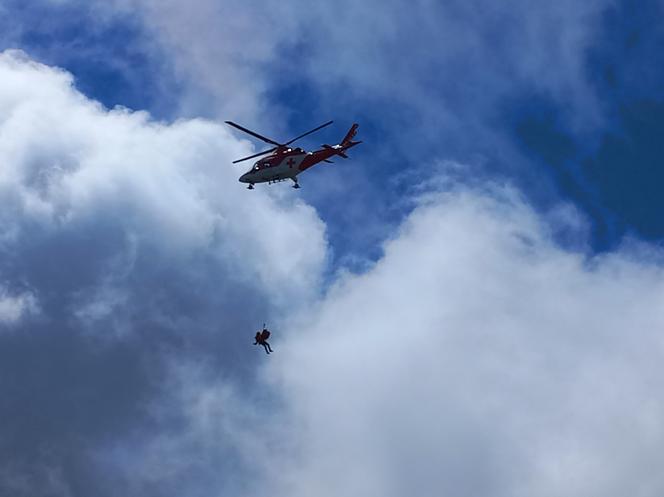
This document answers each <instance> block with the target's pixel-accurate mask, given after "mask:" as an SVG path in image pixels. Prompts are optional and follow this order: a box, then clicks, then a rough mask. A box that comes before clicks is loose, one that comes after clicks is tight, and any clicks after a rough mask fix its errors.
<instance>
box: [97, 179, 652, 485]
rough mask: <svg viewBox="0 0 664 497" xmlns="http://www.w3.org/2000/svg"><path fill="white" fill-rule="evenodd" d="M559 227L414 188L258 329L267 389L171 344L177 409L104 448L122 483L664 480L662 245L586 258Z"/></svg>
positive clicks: (168, 407) (167, 407)
mask: <svg viewBox="0 0 664 497" xmlns="http://www.w3.org/2000/svg"><path fill="white" fill-rule="evenodd" d="M575 218H576V215H575V214H574V213H572V214H569V213H568V214H567V215H565V216H561V215H560V214H559V213H557V214H556V215H555V216H554V217H553V218H551V219H553V220H554V221H556V220H557V221H558V222H565V223H566V222H567V221H566V219H571V220H572V222H573V223H574V225H576V223H577V220H576V219H575ZM558 229H560V227H559V226H552V225H551V224H549V223H548V222H547V223H545V222H543V221H542V219H541V218H540V217H539V215H537V214H535V213H534V212H533V211H532V210H531V209H530V208H529V207H528V206H526V205H525V204H524V203H523V201H522V199H521V198H520V197H519V196H518V194H516V193H515V192H514V191H511V190H509V189H505V188H497V187H487V188H484V189H466V188H453V189H451V190H447V191H446V192H444V193H440V192H439V193H436V192H432V193H430V194H429V195H426V196H425V197H422V200H421V204H420V206H419V207H418V208H417V209H416V210H415V211H414V212H413V213H412V215H411V216H410V217H409V218H408V219H407V220H406V222H405V223H404V224H403V226H402V227H401V229H400V230H399V232H398V233H396V234H395V236H394V238H393V239H392V240H390V241H388V242H387V243H386V245H385V256H384V257H383V258H382V259H381V260H380V261H379V262H378V263H377V264H376V265H375V267H374V268H372V269H371V270H369V271H367V272H366V273H364V274H357V275H353V274H343V275H341V276H340V278H339V280H338V282H337V283H336V285H335V286H334V287H333V288H332V289H331V290H330V291H329V292H328V294H327V295H326V296H325V297H324V298H322V299H321V301H320V302H319V303H318V305H315V306H313V307H311V308H310V309H309V310H307V311H305V312H303V313H299V314H298V315H297V316H292V319H291V321H290V323H289V324H287V325H284V326H283V328H282V329H275V330H273V331H274V333H273V340H272V345H273V348H274V349H275V353H274V354H273V355H271V356H269V357H267V356H264V355H263V354H262V352H261V351H257V355H258V356H259V357H260V358H261V360H264V361H266V366H265V367H264V368H263V370H262V374H261V377H260V381H261V382H263V384H264V385H265V386H266V387H268V388H269V389H271V393H270V394H262V395H263V396H262V397H256V396H255V395H254V394H255V391H254V390H250V391H251V392H253V393H248V392H249V391H246V390H245V391H242V390H239V389H236V388H233V387H229V384H228V383H227V382H226V380H225V379H224V378H222V377H220V376H219V375H217V374H215V373H214V372H213V371H212V370H209V369H207V368H206V367H204V366H203V365H201V364H197V365H193V364H191V363H188V362H186V361H176V363H177V364H178V365H177V366H176V367H174V368H173V369H172V370H171V371H172V372H173V376H172V377H170V378H167V379H166V381H165V384H164V391H165V392H167V394H166V395H165V396H163V397H161V398H160V400H159V402H158V403H156V404H155V405H154V406H153V407H154V412H155V413H156V414H155V419H156V420H157V421H158V422H159V423H164V419H165V418H169V417H174V418H176V419H178V420H179V421H178V422H177V423H170V424H167V426H170V427H173V426H175V427H177V428H175V429H167V430H165V431H164V432H161V433H160V434H159V435H158V436H148V437H146V439H144V440H142V441H141V443H140V444H137V445H131V444H130V445H128V446H125V445H123V444H122V443H119V444H117V445H115V444H114V447H113V449H112V450H110V451H109V450H106V449H105V450H103V451H102V452H101V456H100V457H101V459H102V460H104V461H106V464H111V466H109V467H113V468H115V469H118V467H120V468H122V467H123V465H124V466H126V467H125V468H124V470H123V471H124V473H123V474H124V475H125V476H124V480H122V481H123V485H125V486H126V488H127V489H131V490H130V491H128V493H127V494H128V495H134V494H135V495H140V494H141V493H142V492H144V491H145V490H146V489H147V488H150V485H151V484H153V483H154V482H155V481H169V482H171V483H169V485H172V486H173V488H174V489H175V490H174V493H178V492H180V493H182V492H185V491H186V492H187V493H188V495H230V494H233V495H247V496H249V495H256V496H258V495H266V494H267V493H269V494H271V495H275V496H295V497H298V496H310V495H317V496H321V497H325V496H335V497H338V496H355V495H385V496H401V495H406V494H409V495H417V496H422V497H424V496H438V495H469V496H470V495H496V496H531V497H532V496H536V497H537V496H547V497H551V496H566V497H569V496H579V497H581V496H603V497H606V496H616V497H617V496H622V495H626V494H630V495H632V494H634V495H639V496H644V497H645V496H647V497H651V496H652V497H655V496H657V495H660V494H661V492H662V491H663V490H664V479H662V477H661V476H660V473H659V472H658V471H656V467H657V461H658V460H659V452H661V447H662V445H663V444H664V430H663V429H662V427H661V423H660V420H661V419H662V416H663V415H664V396H663V395H662V393H661V385H662V383H664V373H662V369H661V361H662V355H663V354H664V339H662V334H661V328H662V325H663V324H664V306H662V301H663V300H664V278H663V276H664V265H662V262H661V261H662V260H663V259H662V256H663V255H664V254H662V253H661V252H660V251H659V250H657V249H656V248H652V247H644V246H641V247H639V248H634V247H633V246H629V247H628V246H627V245H626V246H625V247H624V248H623V249H622V250H621V251H619V252H616V253H613V254H606V255H604V256H600V257H595V258H591V259H589V258H587V257H586V256H584V254H583V253H579V252H570V251H567V250H564V249H561V248H560V247H558V246H556V244H555V243H554V242H553V241H552V235H553V233H554V232H555V231H557V230H558ZM265 395H269V397H267V399H269V402H266V397H265ZM277 406H280V407H277ZM134 442H135V441H134ZM137 447H138V448H137ZM129 453H132V454H133V457H131V456H130V455H129ZM229 461H233V462H232V464H231V468H230V469H229V466H228V464H229ZM137 468H141V469H140V471H137ZM184 475H195V476H193V477H191V478H190V479H189V484H187V485H182V481H183V480H184V479H186V477H185V476H184ZM151 482H152V483H151Z"/></svg>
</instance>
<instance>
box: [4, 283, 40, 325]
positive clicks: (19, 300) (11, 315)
mask: <svg viewBox="0 0 664 497" xmlns="http://www.w3.org/2000/svg"><path fill="white" fill-rule="evenodd" d="M38 312H39V305H38V303H37V299H36V298H35V296H34V295H33V294H32V293H30V292H22V293H18V294H12V293H10V292H8V291H7V289H6V288H3V287H1V286H0V324H3V325H10V324H16V323H18V322H19V321H20V320H21V318H22V317H23V316H25V315H31V314H37V313H38Z"/></svg>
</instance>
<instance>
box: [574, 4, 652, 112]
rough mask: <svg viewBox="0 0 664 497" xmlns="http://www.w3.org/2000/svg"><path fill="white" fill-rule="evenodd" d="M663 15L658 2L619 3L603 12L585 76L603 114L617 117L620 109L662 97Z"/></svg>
mask: <svg viewBox="0 0 664 497" xmlns="http://www.w3.org/2000/svg"><path fill="white" fill-rule="evenodd" d="M663 15H664V4H662V3H661V2H658V1H657V0H644V1H643V2H638V3H636V2H630V1H622V2H619V3H617V4H614V5H612V6H610V7H609V8H608V9H607V10H606V12H605V14H604V16H603V30H602V33H601V36H600V37H599V39H598V40H597V42H596V43H595V44H594V46H593V47H592V48H591V49H590V50H589V52H588V55H587V69H588V76H589V79H590V81H591V82H592V83H593V85H594V87H595V89H596V90H597V91H598V92H599V94H600V96H601V97H602V99H603V103H604V107H605V110H607V111H609V112H610V111H613V112H614V113H615V114H619V113H620V112H621V110H622V106H623V105H625V104H629V102H631V101H633V100H643V99H647V98H652V97H653V96H655V95H658V94H660V93H661V88H662V81H663V80H664V64H662V63H661V61H662V54H663V53H664V25H663V24H662V16H663Z"/></svg>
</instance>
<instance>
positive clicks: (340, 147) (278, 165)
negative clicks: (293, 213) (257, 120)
mask: <svg viewBox="0 0 664 497" xmlns="http://www.w3.org/2000/svg"><path fill="white" fill-rule="evenodd" d="M333 122H334V121H329V122H326V123H325V124H321V125H320V126H318V127H316V128H314V129H312V130H311V131H307V132H306V133H302V134H301V135H300V136H297V137H295V138H293V139H292V140H289V141H287V142H286V143H279V142H277V141H274V140H272V139H270V138H266V137H264V136H262V135H259V134H258V133H256V132H254V131H251V130H250V129H247V128H245V127H243V126H240V125H239V124H236V123H234V122H233V121H226V124H228V125H229V126H232V127H234V128H236V129H239V130H240V131H243V132H244V133H247V134H249V135H251V136H253V137H255V138H258V139H259V140H262V141H264V142H265V143H269V144H270V145H273V147H272V148H270V149H269V150H265V151H263V152H259V153H257V154H253V155H250V156H249V157H243V158H242V159H238V160H234V161H233V164H237V163H238V162H243V161H246V160H249V159H255V158H256V157H261V156H263V155H267V154H269V155H267V157H263V158H262V159H259V160H258V161H256V162H255V163H254V165H253V166H252V167H251V169H249V171H247V172H246V173H244V174H243V175H242V176H240V179H239V181H240V182H241V183H248V184H249V186H248V187H247V188H248V189H249V190H253V189H254V184H255V183H267V184H272V183H278V182H280V181H286V180H288V179H290V180H292V181H293V183H294V184H293V188H300V185H299V183H298V182H297V175H298V174H300V173H301V172H303V171H306V170H307V169H309V168H310V167H311V166H314V165H316V164H318V163H319V162H329V163H331V162H332V161H331V160H329V159H330V157H333V156H335V155H338V156H340V157H343V158H344V159H347V158H348V156H347V155H346V150H348V149H349V148H351V147H354V146H355V145H359V144H360V143H362V142H361V141H353V138H354V137H355V135H356V134H357V127H358V125H357V124H353V125H352V126H351V128H350V129H349V130H348V133H346V136H344V138H343V140H341V143H339V144H337V145H322V147H323V148H321V149H319V150H314V151H312V152H307V151H306V150H303V149H301V148H299V147H297V148H291V147H290V145H291V144H292V143H293V142H295V141H297V140H299V139H300V138H304V137H305V136H307V135H310V134H311V133H314V132H316V131H318V130H319V129H323V128H324V127H326V126H329V125H330V124H332V123H333Z"/></svg>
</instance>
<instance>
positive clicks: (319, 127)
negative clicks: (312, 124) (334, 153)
mask: <svg viewBox="0 0 664 497" xmlns="http://www.w3.org/2000/svg"><path fill="white" fill-rule="evenodd" d="M333 122H334V121H329V122H326V123H325V124H321V125H320V126H318V127H317V128H314V129H312V130H311V131H307V132H306V133H303V134H301V135H300V136H298V137H297V138H293V139H292V140H291V141H289V142H286V143H284V145H290V144H291V143H293V142H294V141H295V140H299V139H300V138H304V137H305V136H307V135H310V134H311V133H313V132H315V131H318V130H319V129H321V128H324V127H325V126H329V125H330V124H332V123H333Z"/></svg>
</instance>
